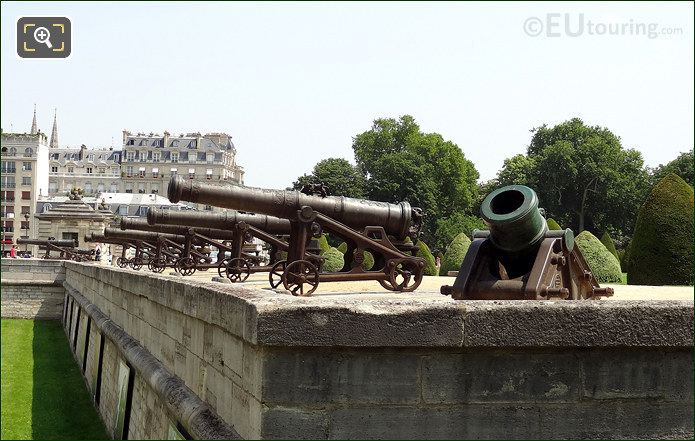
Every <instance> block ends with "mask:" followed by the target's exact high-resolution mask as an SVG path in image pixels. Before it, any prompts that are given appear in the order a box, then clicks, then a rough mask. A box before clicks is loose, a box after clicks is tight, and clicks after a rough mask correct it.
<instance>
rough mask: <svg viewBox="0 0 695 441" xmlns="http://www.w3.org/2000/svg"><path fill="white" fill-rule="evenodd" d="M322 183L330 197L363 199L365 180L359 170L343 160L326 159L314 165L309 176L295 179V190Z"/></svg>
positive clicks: (293, 186) (293, 185)
mask: <svg viewBox="0 0 695 441" xmlns="http://www.w3.org/2000/svg"><path fill="white" fill-rule="evenodd" d="M315 183H322V184H324V185H325V186H326V187H328V193H329V194H330V195H332V196H348V197H352V198H364V197H365V178H364V175H363V174H362V173H361V172H360V171H359V169H358V168H357V167H355V166H353V165H352V164H350V163H349V162H348V161H347V160H345V159H343V158H328V159H323V160H321V161H319V162H317V163H316V165H315V166H314V169H313V171H312V172H311V174H308V175H307V174H305V175H302V176H300V177H299V178H297V180H296V181H295V182H294V183H293V184H292V188H293V189H295V190H301V189H302V187H303V186H304V185H307V184H315Z"/></svg>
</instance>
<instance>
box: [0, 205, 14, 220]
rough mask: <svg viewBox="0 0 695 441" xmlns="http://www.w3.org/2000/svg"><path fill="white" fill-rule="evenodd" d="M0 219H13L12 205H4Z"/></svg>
mask: <svg viewBox="0 0 695 441" xmlns="http://www.w3.org/2000/svg"><path fill="white" fill-rule="evenodd" d="M2 217H10V218H13V217H14V206H13V205H4V206H3V207H2Z"/></svg>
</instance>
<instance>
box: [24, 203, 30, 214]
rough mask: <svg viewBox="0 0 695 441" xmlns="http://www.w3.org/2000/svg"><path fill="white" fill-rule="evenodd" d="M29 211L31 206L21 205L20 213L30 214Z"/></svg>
mask: <svg viewBox="0 0 695 441" xmlns="http://www.w3.org/2000/svg"><path fill="white" fill-rule="evenodd" d="M30 213H31V207H29V206H28V205H22V215H25V214H30Z"/></svg>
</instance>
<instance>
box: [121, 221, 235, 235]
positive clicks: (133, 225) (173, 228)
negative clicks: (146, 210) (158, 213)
mask: <svg viewBox="0 0 695 441" xmlns="http://www.w3.org/2000/svg"><path fill="white" fill-rule="evenodd" d="M198 225H200V223H198ZM121 230H140V231H150V232H157V233H168V234H179V235H186V234H188V233H189V231H190V230H193V231H195V232H196V233H198V234H202V235H203V236H207V237H209V238H210V239H220V240H232V239H234V231H232V230H231V229H230V230H220V229H215V228H198V227H197V226H194V225H193V226H187V225H179V224H176V225H163V224H154V225H151V224H150V223H148V221H147V220H145V219H121Z"/></svg>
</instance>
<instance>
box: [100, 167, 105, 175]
mask: <svg viewBox="0 0 695 441" xmlns="http://www.w3.org/2000/svg"><path fill="white" fill-rule="evenodd" d="M99 173H100V174H102V175H103V174H104V173H106V168H105V167H99Z"/></svg>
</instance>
